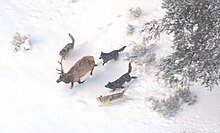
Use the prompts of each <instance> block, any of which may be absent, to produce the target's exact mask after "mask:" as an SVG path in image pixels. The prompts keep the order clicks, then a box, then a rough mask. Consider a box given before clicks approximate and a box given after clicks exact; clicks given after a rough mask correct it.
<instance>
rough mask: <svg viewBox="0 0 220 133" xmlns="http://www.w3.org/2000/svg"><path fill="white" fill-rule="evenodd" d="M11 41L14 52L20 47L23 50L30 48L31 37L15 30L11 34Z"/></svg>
mask: <svg viewBox="0 0 220 133" xmlns="http://www.w3.org/2000/svg"><path fill="white" fill-rule="evenodd" d="M11 43H12V45H14V51H15V52H17V51H18V50H20V49H22V50H25V51H27V50H29V49H31V39H30V35H29V34H27V35H24V36H21V35H20V34H19V33H18V32H16V33H15V34H14V36H13V39H12V41H11Z"/></svg>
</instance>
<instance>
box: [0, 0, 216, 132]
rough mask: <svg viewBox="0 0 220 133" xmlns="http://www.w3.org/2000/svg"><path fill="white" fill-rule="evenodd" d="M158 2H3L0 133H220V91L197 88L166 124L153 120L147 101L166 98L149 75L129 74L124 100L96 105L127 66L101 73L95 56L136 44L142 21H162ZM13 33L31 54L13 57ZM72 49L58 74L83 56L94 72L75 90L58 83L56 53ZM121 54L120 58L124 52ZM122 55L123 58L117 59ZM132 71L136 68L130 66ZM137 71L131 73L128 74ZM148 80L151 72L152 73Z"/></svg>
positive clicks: (111, 65) (113, 65)
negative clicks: (25, 39)
mask: <svg viewBox="0 0 220 133" xmlns="http://www.w3.org/2000/svg"><path fill="white" fill-rule="evenodd" d="M161 2H162V1H161V0H149V1H146V0H138V1H137V0H129V1H126V2H125V1H124V0H111V1H110V0H108V1H101V0H78V1H76V2H72V1H71V0H38V1H37V0H32V1H30V0H20V1H12V0H2V1H1V7H0V12H1V14H0V26H1V31H0V36H1V38H0V41H1V45H0V56H1V62H0V81H1V85H0V92H1V93H0V132H1V133H86V132H91V133H93V132H94V133H102V132H105V133H122V132H126V133H134V132H138V133H145V132H152V133H167V132H172V133H173V132H187V133H188V132H211V133H213V132H215V133H217V132H220V104H219V96H220V90H219V87H216V88H214V89H213V90H212V91H208V90H206V89H205V88H201V87H199V86H195V87H194V88H193V90H192V91H193V92H194V93H195V94H196V95H197V96H198V103H196V104H195V105H192V106H186V107H183V110H181V111H180V112H179V113H178V114H177V115H176V116H174V117H172V118H170V119H167V118H164V117H162V116H159V115H158V114H157V113H155V112H152V111H151V110H150V109H149V108H148V107H147V106H146V101H145V98H146V97H147V96H151V95H156V94H164V95H165V94H166V93H167V91H166V90H165V88H161V86H160V85H158V84H157V83H156V81H155V80H154V78H153V74H151V71H148V72H147V73H146V74H145V73H142V74H140V73H138V72H134V73H132V75H135V76H138V79H136V80H132V81H131V82H130V83H128V85H129V89H128V91H127V92H126V95H127V96H128V97H129V100H127V101H124V102H119V103H117V104H113V105H111V106H106V107H99V103H98V101H97V100H96V97H98V96H100V95H106V94H109V91H110V90H109V89H107V88H105V87H104V85H105V84H106V83H107V82H109V81H113V80H115V79H117V78H118V77H119V76H121V75H122V74H124V73H125V72H127V69H128V68H127V67H128V62H126V61H124V60H123V58H122V56H121V57H120V59H119V60H118V61H110V62H108V63H107V64H106V65H105V66H102V65H101V60H99V59H98V58H99V55H100V53H101V51H103V52H108V51H111V50H113V49H118V48H120V47H121V46H124V45H129V43H130V42H131V40H133V39H137V40H138V39H140V38H138V30H137V29H138V28H140V25H141V24H142V23H143V22H144V20H145V19H146V20H151V19H153V18H155V19H157V18H160V17H161V16H162V15H163V11H162V10H161V9H160V6H161ZM132 7H140V8H141V9H142V14H141V16H140V18H138V19H135V20H133V19H132V20H131V19H129V17H128V14H127V13H128V10H129V9H130V8H132ZM127 24H133V25H134V26H135V29H136V31H135V33H134V34H135V35H134V36H127V34H126V27H127ZM15 32H18V33H20V34H21V35H24V34H30V39H31V44H32V48H31V49H30V50H28V51H22V50H20V51H18V52H14V51H13V46H12V45H11V43H10V42H11V40H12V37H13V35H14V33H15ZM68 33H71V34H72V35H73V36H74V38H75V40H76V42H75V48H74V50H73V53H72V54H71V56H70V57H68V58H67V59H66V60H64V61H63V63H64V71H65V72H67V71H68V69H69V68H70V67H71V66H72V65H73V64H74V62H76V61H77V60H78V59H80V58H81V57H82V56H85V55H93V56H94V57H95V60H96V63H97V64H98V65H99V66H98V67H96V68H95V69H94V73H93V75H92V76H89V75H86V76H85V77H84V79H86V82H85V83H83V84H80V85H78V84H77V83H75V86H74V88H73V89H69V88H70V84H64V83H59V84H57V83H56V80H57V78H58V77H59V75H58V74H57V72H56V68H59V64H58V63H57V61H59V60H60V57H59V51H60V50H61V49H62V48H63V47H64V46H65V45H66V44H67V43H69V42H70V38H69V36H68ZM169 41H170V38H165V39H163V40H162V41H161V42H159V46H158V47H160V49H158V52H157V54H158V55H157V57H159V58H160V57H163V56H164V55H167V54H168V53H170V48H169V45H168V43H169ZM125 51H126V50H125ZM121 55H122V54H121ZM132 65H134V64H132ZM134 69H135V66H134ZM152 72H153V71H152Z"/></svg>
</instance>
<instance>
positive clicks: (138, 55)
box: [126, 42, 157, 67]
mask: <svg viewBox="0 0 220 133" xmlns="http://www.w3.org/2000/svg"><path fill="white" fill-rule="evenodd" d="M130 46H131V49H130V51H129V52H128V53H126V59H127V60H129V61H130V62H134V63H135V64H136V65H137V66H141V67H146V66H148V65H149V64H151V63H152V62H153V61H154V60H155V59H156V53H155V49H156V47H157V44H155V43H154V44H151V45H149V46H146V44H140V45H139V44H137V43H135V42H132V43H131V44H130Z"/></svg>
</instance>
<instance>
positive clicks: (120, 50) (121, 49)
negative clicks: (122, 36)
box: [116, 46, 126, 52]
mask: <svg viewBox="0 0 220 133" xmlns="http://www.w3.org/2000/svg"><path fill="white" fill-rule="evenodd" d="M125 48H126V46H123V47H122V48H120V49H119V50H116V51H117V52H122V51H123V50H124V49H125Z"/></svg>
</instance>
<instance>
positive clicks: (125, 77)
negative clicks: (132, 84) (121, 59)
mask: <svg viewBox="0 0 220 133" xmlns="http://www.w3.org/2000/svg"><path fill="white" fill-rule="evenodd" d="M131 70H132V67H131V63H129V68H128V72H127V73H125V74H123V75H122V76H121V77H120V78H119V79H117V80H115V81H113V82H108V84H107V85H105V87H106V88H109V89H112V90H113V91H115V89H116V88H124V86H123V84H124V83H125V82H129V81H131V79H136V78H137V77H136V76H132V77H131V76H130V73H131Z"/></svg>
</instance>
